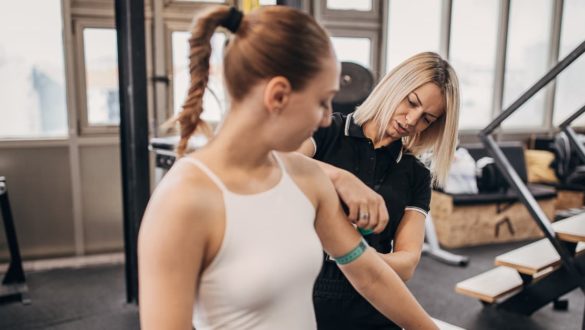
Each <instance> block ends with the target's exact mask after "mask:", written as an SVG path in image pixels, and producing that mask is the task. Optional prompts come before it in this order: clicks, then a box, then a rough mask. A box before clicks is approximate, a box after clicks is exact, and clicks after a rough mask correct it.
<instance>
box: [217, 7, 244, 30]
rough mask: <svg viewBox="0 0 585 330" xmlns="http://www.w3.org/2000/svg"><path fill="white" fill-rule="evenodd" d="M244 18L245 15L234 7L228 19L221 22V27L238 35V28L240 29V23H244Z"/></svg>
mask: <svg viewBox="0 0 585 330" xmlns="http://www.w3.org/2000/svg"><path fill="white" fill-rule="evenodd" d="M243 16H244V14H242V12H241V11H239V10H238V9H236V7H233V6H232V7H231V8H230V12H229V13H228V15H227V17H226V18H224V19H223V20H222V21H221V22H219V25H220V26H223V27H224V28H226V29H228V30H230V31H231V32H232V33H236V31H238V28H239V27H240V23H241V22H242V17H243Z"/></svg>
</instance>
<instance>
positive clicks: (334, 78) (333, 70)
mask: <svg viewBox="0 0 585 330" xmlns="http://www.w3.org/2000/svg"><path fill="white" fill-rule="evenodd" d="M321 62H322V63H321V70H320V71H319V73H318V74H317V76H315V79H314V80H313V82H312V83H313V85H314V87H315V88H319V90H315V91H314V92H318V93H319V92H320V93H324V92H329V91H331V90H337V89H339V76H340V75H341V66H340V64H339V62H338V61H337V58H336V57H335V56H333V55H332V56H327V57H324V58H323V59H322V60H321Z"/></svg>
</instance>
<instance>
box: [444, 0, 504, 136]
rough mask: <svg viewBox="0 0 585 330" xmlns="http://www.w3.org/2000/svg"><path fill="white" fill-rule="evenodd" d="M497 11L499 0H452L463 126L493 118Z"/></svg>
mask: <svg viewBox="0 0 585 330" xmlns="http://www.w3.org/2000/svg"><path fill="white" fill-rule="evenodd" d="M498 12H499V8H498V2H497V1H485V0H455V1H453V7H452V14H451V45H450V47H451V48H450V51H449V54H450V62H451V65H452V66H453V68H454V69H455V71H456V72H457V76H458V77H459V86H460V92H461V112H460V120H459V127H460V128H462V129H478V128H483V127H484V126H485V125H487V124H488V123H489V122H490V119H491V114H492V95H493V91H494V73H495V63H496V40H497V32H498Z"/></svg>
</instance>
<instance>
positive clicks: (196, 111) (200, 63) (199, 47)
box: [177, 6, 231, 156]
mask: <svg viewBox="0 0 585 330" xmlns="http://www.w3.org/2000/svg"><path fill="white" fill-rule="evenodd" d="M230 13H231V11H230V8H229V7H225V6H218V7H214V8H213V9H212V10H209V11H207V12H205V13H203V14H202V15H201V16H199V17H198V18H197V20H196V21H195V25H194V26H193V29H192V31H191V38H190V39H189V46H190V47H189V48H190V53H189V74H190V76H191V83H190V85H189V90H188V92H187V97H186V99H185V103H184V104H183V111H181V113H179V115H178V117H177V122H178V123H179V128H180V136H181V140H180V141H179V144H178V146H177V154H178V155H179V156H182V155H183V154H184V153H185V150H186V149H187V143H188V141H189V138H190V137H191V135H193V133H194V132H195V131H197V130H199V131H201V132H203V133H204V134H206V135H208V136H210V135H211V128H210V126H209V125H208V124H207V123H206V122H205V121H203V120H202V119H201V118H200V116H201V113H202V112H203V94H204V93H205V88H206V87H207V82H208V80H209V59H210V57H211V37H212V36H213V33H214V32H215V29H216V28H217V27H218V26H220V25H221V24H222V23H223V22H225V20H226V18H228V15H229V14H230Z"/></svg>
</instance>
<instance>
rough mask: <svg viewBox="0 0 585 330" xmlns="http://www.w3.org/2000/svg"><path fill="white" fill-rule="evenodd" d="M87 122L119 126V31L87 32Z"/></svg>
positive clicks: (96, 29)
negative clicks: (117, 40) (117, 32)
mask: <svg viewBox="0 0 585 330" xmlns="http://www.w3.org/2000/svg"><path fill="white" fill-rule="evenodd" d="M83 47H84V48H83V50H84V59H85V86H86V89H87V90H86V95H87V121H88V124H89V125H93V126H100V125H118V124H119V123H120V102H119V98H120V97H119V96H120V94H119V91H118V47H117V44H116V30H114V29H101V28H85V29H83Z"/></svg>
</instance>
